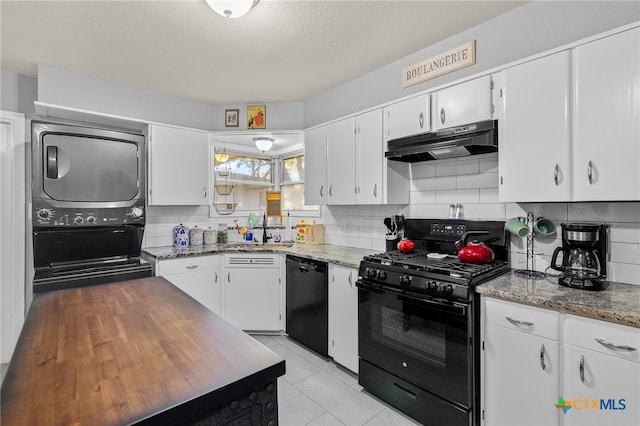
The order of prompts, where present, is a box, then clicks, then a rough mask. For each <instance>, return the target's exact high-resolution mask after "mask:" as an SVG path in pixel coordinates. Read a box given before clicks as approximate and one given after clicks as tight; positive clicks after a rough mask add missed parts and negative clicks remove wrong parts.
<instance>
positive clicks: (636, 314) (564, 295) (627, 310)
mask: <svg viewBox="0 0 640 426" xmlns="http://www.w3.org/2000/svg"><path fill="white" fill-rule="evenodd" d="M476 292H478V293H480V294H482V295H484V296H489V297H495V298H498V299H503V300H507V301H511V302H516V303H524V304H527V305H532V306H536V307H539V308H547V309H552V310H555V311H559V312H562V313H568V314H575V315H580V316H584V317H589V318H595V319H598V320H603V321H610V322H615V323H618V324H623V325H627V326H632V327H638V328H640V286H639V285H633V284H623V283H616V282H611V283H610V285H609V287H608V288H607V289H606V290H604V291H588V290H580V289H574V288H568V287H563V286H561V285H558V280H557V278H551V277H548V278H547V279H543V280H533V279H527V278H521V277H518V276H516V275H515V273H514V272H513V271H512V272H510V273H508V274H505V275H502V276H500V277H498V278H495V279H493V280H491V281H489V282H487V283H484V284H481V285H479V286H477V287H476Z"/></svg>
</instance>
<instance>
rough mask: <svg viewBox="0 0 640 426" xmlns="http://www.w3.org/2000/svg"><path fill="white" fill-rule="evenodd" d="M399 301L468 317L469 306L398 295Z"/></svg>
mask: <svg viewBox="0 0 640 426" xmlns="http://www.w3.org/2000/svg"><path fill="white" fill-rule="evenodd" d="M398 300H401V301H403V302H409V303H413V304H414V305H418V306H424V307H425V308H429V309H433V310H437V311H441V312H446V313H448V314H454V315H460V316H465V315H467V306H466V305H462V304H459V303H455V302H453V303H446V302H438V301H436V300H430V299H423V298H418V297H412V296H407V295H398Z"/></svg>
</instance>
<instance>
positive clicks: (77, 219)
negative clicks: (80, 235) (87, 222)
mask: <svg viewBox="0 0 640 426" xmlns="http://www.w3.org/2000/svg"><path fill="white" fill-rule="evenodd" d="M83 222H84V219H83V218H82V216H76V217H74V218H73V223H75V224H76V225H82V223H83Z"/></svg>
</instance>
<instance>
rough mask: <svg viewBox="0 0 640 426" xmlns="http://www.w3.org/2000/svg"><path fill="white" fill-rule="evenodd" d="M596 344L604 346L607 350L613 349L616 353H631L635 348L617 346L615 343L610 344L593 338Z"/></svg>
mask: <svg viewBox="0 0 640 426" xmlns="http://www.w3.org/2000/svg"><path fill="white" fill-rule="evenodd" d="M595 339H596V342H598V343H600V344H601V345H602V346H604V347H605V348H609V349H613V350H616V351H629V352H633V351H635V350H636V348H634V347H633V346H627V345H617V344H615V343H610V342H607V341H606V340H604V339H598V338H597V337H596V338H595Z"/></svg>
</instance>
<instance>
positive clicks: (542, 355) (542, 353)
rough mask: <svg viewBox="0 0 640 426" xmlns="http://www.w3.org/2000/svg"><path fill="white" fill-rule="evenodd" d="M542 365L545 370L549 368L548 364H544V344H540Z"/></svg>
mask: <svg viewBox="0 0 640 426" xmlns="http://www.w3.org/2000/svg"><path fill="white" fill-rule="evenodd" d="M540 367H542V369H543V370H546V369H547V366H546V365H544V344H543V345H542V346H540Z"/></svg>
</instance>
